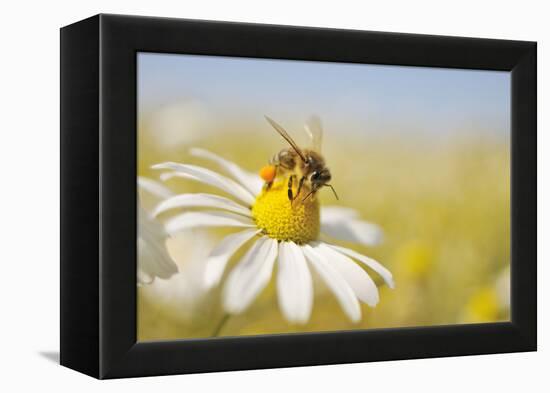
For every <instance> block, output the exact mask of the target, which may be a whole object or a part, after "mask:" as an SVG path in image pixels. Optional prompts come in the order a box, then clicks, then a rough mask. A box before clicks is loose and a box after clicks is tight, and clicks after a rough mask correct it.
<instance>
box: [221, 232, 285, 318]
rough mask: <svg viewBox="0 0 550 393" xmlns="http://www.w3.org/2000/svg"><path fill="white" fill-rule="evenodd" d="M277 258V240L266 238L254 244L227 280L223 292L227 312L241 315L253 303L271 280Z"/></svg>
mask: <svg viewBox="0 0 550 393" xmlns="http://www.w3.org/2000/svg"><path fill="white" fill-rule="evenodd" d="M276 257H277V241H276V240H274V239H271V238H269V237H265V236H264V237H262V238H260V239H259V240H258V241H256V243H254V245H253V246H252V247H251V248H250V250H248V252H247V253H246V255H245V256H244V257H243V258H242V259H241V261H240V262H239V264H238V265H237V266H236V267H235V268H234V269H233V270H232V271H231V273H230V274H229V277H228V278H227V282H226V284H225V286H224V291H223V304H224V308H225V310H226V311H227V312H229V313H232V314H239V313H241V312H243V311H244V310H245V309H246V308H247V307H248V306H249V305H250V303H252V301H253V300H254V299H255V298H256V296H258V294H259V293H260V292H261V291H262V289H264V288H265V286H266V285H267V283H268V282H269V280H270V279H271V272H272V270H273V263H274V262H275V258H276Z"/></svg>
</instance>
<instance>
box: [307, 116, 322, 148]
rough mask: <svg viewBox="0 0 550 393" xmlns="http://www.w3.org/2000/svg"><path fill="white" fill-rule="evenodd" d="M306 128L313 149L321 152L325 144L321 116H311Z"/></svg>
mask: <svg viewBox="0 0 550 393" xmlns="http://www.w3.org/2000/svg"><path fill="white" fill-rule="evenodd" d="M304 128H305V129H306V133H307V135H308V136H309V138H310V141H311V148H312V150H314V151H316V152H318V153H320V152H321V147H322V144H323V126H322V124H321V119H320V118H319V116H316V115H315V116H311V117H310V118H309V119H308V121H307V122H306V124H305V126H304Z"/></svg>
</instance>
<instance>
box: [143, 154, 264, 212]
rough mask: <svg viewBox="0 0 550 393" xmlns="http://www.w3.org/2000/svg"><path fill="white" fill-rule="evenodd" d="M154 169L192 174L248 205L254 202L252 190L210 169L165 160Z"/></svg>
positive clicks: (154, 166)
mask: <svg viewBox="0 0 550 393" xmlns="http://www.w3.org/2000/svg"><path fill="white" fill-rule="evenodd" d="M152 168H153V169H169V170H172V171H175V172H177V173H181V174H183V175H184V176H185V177H188V176H192V178H193V179H197V180H199V181H201V182H203V183H205V184H208V185H211V186H213V187H217V188H219V189H220V190H223V191H225V192H227V193H228V194H231V195H233V196H234V197H235V198H238V199H240V200H241V201H243V202H244V203H246V204H247V206H251V205H252V204H253V203H254V196H253V195H252V193H250V191H247V190H246V189H245V188H244V187H243V186H241V185H240V184H238V183H236V182H235V181H233V180H231V179H229V178H227V177H225V176H222V175H220V174H219V173H216V172H214V171H211V170H210V169H206V168H201V167H199V166H196V165H189V164H178V163H175V162H165V163H162V164H157V165H153V166H152Z"/></svg>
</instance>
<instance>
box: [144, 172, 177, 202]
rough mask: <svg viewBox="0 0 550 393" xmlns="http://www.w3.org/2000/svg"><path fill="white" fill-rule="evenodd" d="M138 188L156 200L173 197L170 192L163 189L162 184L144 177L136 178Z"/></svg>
mask: <svg viewBox="0 0 550 393" xmlns="http://www.w3.org/2000/svg"><path fill="white" fill-rule="evenodd" d="M138 186H139V187H140V188H141V189H143V190H145V191H147V192H148V193H150V194H152V195H154V196H156V197H157V198H161V199H164V198H170V197H171V196H173V195H174V193H173V192H172V191H170V190H169V189H168V188H167V187H165V186H164V185H163V184H161V183H159V182H157V181H154V180H151V179H148V178H146V177H142V176H139V177H138Z"/></svg>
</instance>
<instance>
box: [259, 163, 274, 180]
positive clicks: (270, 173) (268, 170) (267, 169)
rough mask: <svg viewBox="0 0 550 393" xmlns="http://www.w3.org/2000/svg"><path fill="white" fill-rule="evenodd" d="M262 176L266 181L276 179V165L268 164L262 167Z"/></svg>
mask: <svg viewBox="0 0 550 393" xmlns="http://www.w3.org/2000/svg"><path fill="white" fill-rule="evenodd" d="M260 177H261V178H262V179H264V181H266V182H271V181H273V179H275V166H273V165H266V166H264V167H263V168H262V169H260Z"/></svg>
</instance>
